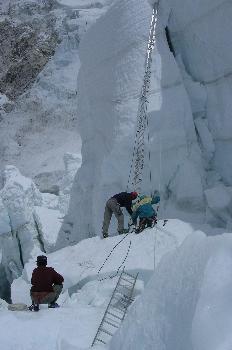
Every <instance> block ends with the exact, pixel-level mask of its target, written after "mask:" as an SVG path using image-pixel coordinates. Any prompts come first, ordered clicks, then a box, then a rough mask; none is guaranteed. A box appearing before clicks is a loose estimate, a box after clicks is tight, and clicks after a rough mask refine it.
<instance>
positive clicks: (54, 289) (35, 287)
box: [29, 255, 64, 311]
mask: <svg viewBox="0 0 232 350" xmlns="http://www.w3.org/2000/svg"><path fill="white" fill-rule="evenodd" d="M36 262H37V268H35V269H34V271H33V272H32V277H31V284H32V287H31V300H32V305H31V306H30V307H29V310H31V311H39V304H48V307H49V308H56V307H59V305H58V304H57V303H56V301H57V299H58V298H59V295H60V293H61V291H62V288H63V282H64V278H63V276H61V275H60V274H59V273H58V272H56V271H55V270H54V269H53V268H52V267H47V257H46V256H44V255H40V256H38V257H37V261H36Z"/></svg>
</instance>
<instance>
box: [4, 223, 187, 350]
mask: <svg viewBox="0 0 232 350" xmlns="http://www.w3.org/2000/svg"><path fill="white" fill-rule="evenodd" d="M193 232H194V228H193V227H192V226H191V225H190V224H188V223H184V222H181V221H179V220H171V221H170V222H169V223H168V224H167V226H165V227H164V228H163V226H162V222H160V223H159V224H158V226H157V227H156V228H154V229H151V230H145V231H144V232H143V233H141V234H139V235H136V234H130V235H128V236H126V237H125V236H116V237H112V238H108V239H104V240H102V239H100V238H99V237H95V238H91V239H87V240H83V241H82V242H80V243H79V244H77V245H75V246H70V247H66V248H63V249H61V250H59V251H57V252H54V253H51V254H49V255H48V264H49V265H50V266H53V267H54V268H55V269H56V270H57V271H58V272H60V273H61V274H62V275H63V276H64V280H65V282H64V293H63V294H62V295H61V297H60V299H59V303H60V304H61V308H60V309H56V310H47V307H46V306H41V310H40V311H39V313H37V314H35V313H31V312H29V311H25V312H11V311H7V310H5V309H4V307H5V304H4V303H3V304H2V307H1V310H0V338H1V346H2V348H3V349H4V350H10V349H13V348H15V347H16V346H17V348H19V349H23V350H29V349H32V348H33V350H39V349H41V348H43V349H44V350H53V349H54V350H57V349H59V350H71V349H87V348H90V346H91V343H92V341H93V338H94V335H95V332H96V330H97V328H98V326H99V323H100V321H101V318H102V316H103V313H104V311H105V308H106V306H107V303H108V302H109V298H110V296H111V294H112V291H113V288H114V286H115V283H116V281H117V277H118V276H116V277H115V278H112V279H111V278H107V279H103V280H102V278H106V277H109V276H110V277H113V276H114V275H116V272H117V270H118V268H119V266H120V264H121V263H122V262H123V260H124V258H125V255H126V253H127V251H128V246H129V244H130V241H131V248H130V251H129V255H128V258H127V259H126V261H125V269H126V271H128V272H130V273H137V272H139V281H138V282H137V284H136V287H135V296H136V297H137V296H138V295H139V294H140V293H141V292H142V291H143V288H144V284H146V283H147V282H148V280H149V279H150V277H151V276H152V274H153V271H154V260H155V263H156V265H158V264H159V263H160V261H161V259H162V257H164V256H165V255H166V254H167V253H168V252H170V251H172V250H174V249H177V247H179V246H180V245H181V243H182V242H183V240H184V239H185V238H186V237H188V236H190V235H192V234H193ZM123 237H125V239H124V240H123V241H122V242H121V243H120V244H119V245H118V246H117V248H116V249H115V250H114V251H113V253H112V254H111V256H110V257H109V258H108V260H107V262H106V263H105V265H104V267H103V268H102V269H101V271H100V273H99V274H98V271H99V269H100V267H101V266H102V264H103V263H104V262H105V259H106V258H107V256H108V255H109V252H110V251H111V250H112V249H113V247H114V246H115V245H116V244H117V243H119V241H120V240H121V239H122V238H123ZM154 244H155V257H154ZM34 268H35V257H33V258H32V259H31V260H30V262H29V263H27V264H26V265H25V268H24V271H23V274H22V276H21V277H19V278H18V279H16V280H15V281H14V282H13V284H12V299H13V302H24V303H27V304H29V303H30V294H29V291H30V286H31V285H30V278H31V272H32V270H33V269H34ZM121 269H123V266H122V267H121ZM68 292H69V295H70V297H69V295H68ZM0 305H1V304H0ZM12 334H13V335H14V336H12Z"/></svg>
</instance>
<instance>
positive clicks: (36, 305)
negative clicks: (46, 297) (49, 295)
mask: <svg viewBox="0 0 232 350" xmlns="http://www.w3.org/2000/svg"><path fill="white" fill-rule="evenodd" d="M28 310H30V311H35V312H38V311H39V304H35V303H33V304H32V305H31V306H29V308H28Z"/></svg>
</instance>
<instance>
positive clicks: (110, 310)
mask: <svg viewBox="0 0 232 350" xmlns="http://www.w3.org/2000/svg"><path fill="white" fill-rule="evenodd" d="M137 277H138V273H137V274H136V275H135V276H133V275H131V274H129V273H127V272H125V271H124V269H123V271H122V273H121V275H120V276H119V279H118V282H117V284H116V286H115V288H114V291H113V294H112V296H111V298H110V301H109V304H108V305H107V308H106V311H105V313H104V315H103V318H102V321H101V323H100V325H99V327H98V330H97V333H96V335H95V337H94V340H93V342H92V346H94V345H97V344H99V343H101V344H107V343H108V341H109V340H110V339H111V337H112V336H113V335H114V333H115V331H116V330H117V329H118V328H119V327H120V324H121V322H122V321H123V320H124V318H125V315H126V312H127V309H128V307H129V306H130V304H131V303H132V301H133V300H134V299H133V292H134V287H135V284H136V281H137Z"/></svg>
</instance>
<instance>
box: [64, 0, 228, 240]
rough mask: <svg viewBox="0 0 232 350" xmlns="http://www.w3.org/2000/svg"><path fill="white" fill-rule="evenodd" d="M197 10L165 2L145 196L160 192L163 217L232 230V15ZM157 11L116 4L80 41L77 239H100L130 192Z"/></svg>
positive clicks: (221, 9)
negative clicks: (109, 204)
mask: <svg viewBox="0 0 232 350" xmlns="http://www.w3.org/2000/svg"><path fill="white" fill-rule="evenodd" d="M151 3H152V1H151ZM197 4H198V6H196V2H195V1H193V0H188V1H187V2H185V6H183V2H182V1H180V0H173V1H166V0H161V1H160V6H159V14H158V28H157V34H156V45H155V49H154V54H153V68H152V82H151V90H150V97H149V102H150V105H149V133H150V142H149V144H148V145H147V148H149V149H150V151H151V157H150V162H148V156H147V154H148V152H147V150H146V155H145V158H146V159H145V168H144V174H143V191H145V192H150V191H152V190H154V189H156V188H160V189H161V195H162V200H163V203H164V202H165V203H166V204H165V207H166V208H165V211H164V212H163V213H162V215H163V216H167V217H182V218H185V219H187V220H190V221H191V220H195V221H196V220H197V221H198V222H204V221H207V222H209V223H211V224H213V225H217V226H221V227H230V226H231V201H232V195H231V173H230V172H231V169H232V167H231V166H230V164H231V157H230V154H231V152H230V147H231V118H230V109H231V99H230V95H231V83H230V80H231V77H230V66H229V63H228V62H231V59H230V55H231V47H230V44H228V45H227V41H229V40H228V33H230V32H231V22H230V20H229V18H230V17H229V16H228V15H227V14H228V13H230V11H231V8H232V7H231V3H230V2H228V1H226V2H225V1H223V2H222V1H219V0H215V1H213V2H212V1H209V0H203V1H199V2H197ZM151 13H152V11H151V7H150V5H149V3H148V2H147V1H144V2H141V1H139V0H118V1H115V2H114V3H113V5H112V6H111V7H110V8H109V10H108V11H107V12H106V14H105V15H104V16H102V17H100V18H99V19H98V21H97V22H96V23H95V24H94V25H93V26H92V27H91V28H90V29H89V31H88V32H87V34H86V36H85V38H84V39H83V41H82V42H81V45H80V60H81V68H80V71H79V75H78V86H79V87H78V94H79V96H80V99H79V103H78V110H79V113H80V114H79V115H80V119H79V121H80V135H81V138H82V142H83V146H82V157H83V165H82V167H81V169H80V171H79V172H78V174H77V176H76V180H75V183H74V187H73V193H72V198H71V202H70V210H69V214H68V217H67V221H68V222H71V223H72V224H73V230H72V240H74V241H79V240H81V239H83V238H85V237H89V236H92V235H95V234H97V233H98V232H100V230H101V222H102V217H103V211H104V204H105V201H106V199H108V198H109V197H110V196H111V195H112V194H114V193H115V192H116V193H117V192H120V191H122V190H126V188H127V179H128V174H129V168H130V160H131V158H132V152H133V142H134V135H135V122H136V114H137V107H138V98H139V95H140V90H141V86H142V78H143V74H144V62H145V53H146V45H147V40H148V33H149V24H150V20H151ZM225 18H226V19H225ZM166 27H168V31H169V37H170V40H171V43H172V46H173V48H174V51H175V56H174V55H173V53H172V52H171V51H170V48H169V45H168V40H167V35H166V34H167V31H165V28H166ZM106 28H107V30H106ZM217 28H220V29H218V30H217ZM221 47H223V50H221ZM222 56H223V57H224V59H223V60H222ZM149 169H151V171H152V180H151V183H150V180H149V176H148V175H149ZM129 190H130V188H129ZM219 198H220V200H219ZM221 199H222V200H221ZM217 202H218V203H217ZM76 213H78V214H79V215H76Z"/></svg>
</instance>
